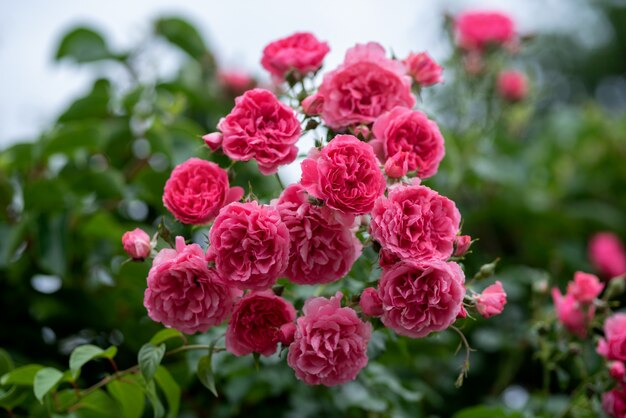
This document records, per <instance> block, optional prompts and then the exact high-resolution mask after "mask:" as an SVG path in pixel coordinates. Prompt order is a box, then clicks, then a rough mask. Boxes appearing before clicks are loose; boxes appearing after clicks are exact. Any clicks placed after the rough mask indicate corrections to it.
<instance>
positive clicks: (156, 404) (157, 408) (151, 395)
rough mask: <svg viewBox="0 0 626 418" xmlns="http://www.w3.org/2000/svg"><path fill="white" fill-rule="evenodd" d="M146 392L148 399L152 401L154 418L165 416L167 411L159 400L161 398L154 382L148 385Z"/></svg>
mask: <svg viewBox="0 0 626 418" xmlns="http://www.w3.org/2000/svg"><path fill="white" fill-rule="evenodd" d="M145 391H146V396H147V397H148V399H149V400H150V403H151V404H152V411H153V412H154V418H161V417H162V416H163V415H165V410H164V409H163V404H162V403H161V400H160V399H159V396H158V395H157V392H156V387H155V386H154V382H153V381H149V382H148V383H146V387H145Z"/></svg>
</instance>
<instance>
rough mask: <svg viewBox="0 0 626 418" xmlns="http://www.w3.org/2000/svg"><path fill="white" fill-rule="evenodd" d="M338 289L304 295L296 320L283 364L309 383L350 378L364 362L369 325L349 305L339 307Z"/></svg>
mask: <svg viewBox="0 0 626 418" xmlns="http://www.w3.org/2000/svg"><path fill="white" fill-rule="evenodd" d="M342 297H343V295H342V294H341V292H337V294H336V295H335V296H334V297H331V298H330V299H326V298H323V297H316V298H311V299H308V300H307V301H306V302H305V303H304V308H303V309H302V311H303V313H304V315H303V316H301V317H300V318H298V320H297V322H296V334H295V336H294V341H293V343H292V344H291V345H290V346H289V355H288V356H287V364H289V367H291V368H292V369H293V370H294V371H295V372H296V377H297V378H298V379H299V380H302V381H303V382H305V383H307V384H309V385H324V386H334V385H340V384H342V383H346V382H348V381H350V380H354V379H355V378H356V376H357V374H358V373H359V372H360V371H361V369H362V368H363V367H365V366H366V365H367V344H368V342H369V339H370V336H371V332H372V326H371V325H370V324H369V323H366V322H363V321H361V320H360V319H359V317H358V315H357V313H356V312H355V311H354V310H353V309H352V308H342V307H341V298H342Z"/></svg>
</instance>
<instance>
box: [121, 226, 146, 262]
mask: <svg viewBox="0 0 626 418" xmlns="http://www.w3.org/2000/svg"><path fill="white" fill-rule="evenodd" d="M122 245H124V251H126V254H128V256H129V257H130V258H132V259H133V260H135V261H143V260H144V259H146V258H147V257H148V256H149V255H150V251H151V250H152V243H151V242H150V236H149V235H148V234H146V233H145V232H144V231H143V230H141V229H139V228H135V229H134V230H132V231H127V232H125V233H124V235H123V236H122Z"/></svg>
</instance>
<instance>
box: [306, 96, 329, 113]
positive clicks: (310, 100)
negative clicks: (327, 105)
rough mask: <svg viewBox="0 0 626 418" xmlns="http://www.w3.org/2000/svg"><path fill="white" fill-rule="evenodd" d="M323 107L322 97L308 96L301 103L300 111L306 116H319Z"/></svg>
mask: <svg viewBox="0 0 626 418" xmlns="http://www.w3.org/2000/svg"><path fill="white" fill-rule="evenodd" d="M323 107H324V97H322V96H320V95H319V94H318V93H316V94H313V95H312V96H308V97H306V98H305V99H304V100H303V101H302V110H303V111H304V113H305V114H306V115H308V116H316V115H319V114H320V113H322V108H323Z"/></svg>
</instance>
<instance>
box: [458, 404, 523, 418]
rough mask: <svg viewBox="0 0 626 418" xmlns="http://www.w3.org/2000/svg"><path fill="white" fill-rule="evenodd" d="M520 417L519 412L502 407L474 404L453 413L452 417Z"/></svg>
mask: <svg viewBox="0 0 626 418" xmlns="http://www.w3.org/2000/svg"><path fill="white" fill-rule="evenodd" d="M486 417H489V418H522V417H523V415H522V414H520V413H519V412H508V411H506V410H505V409H503V408H492V407H488V406H475V407H472V408H466V409H464V410H462V411H459V412H457V413H456V414H454V416H453V418H486Z"/></svg>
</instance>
